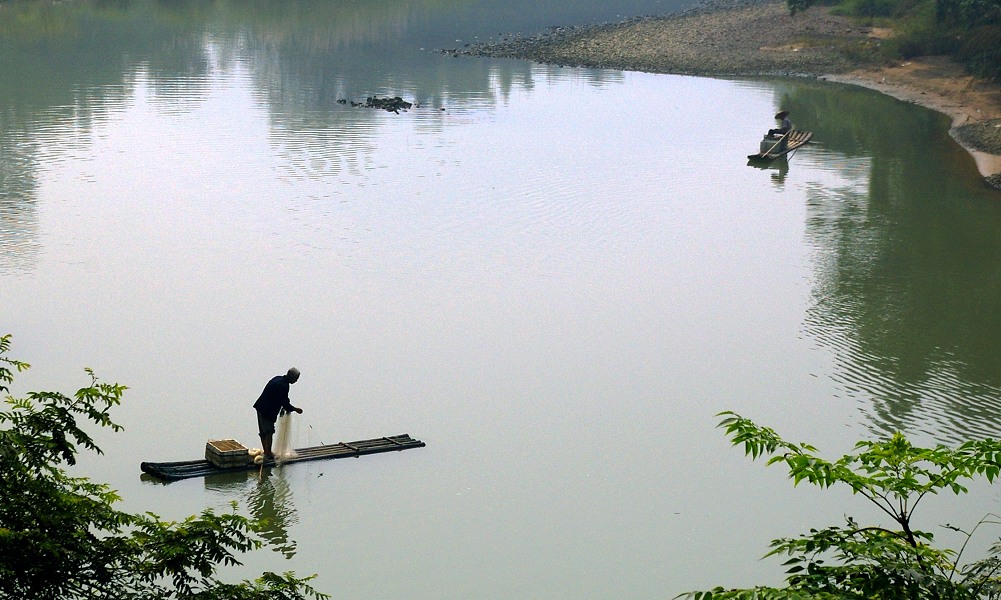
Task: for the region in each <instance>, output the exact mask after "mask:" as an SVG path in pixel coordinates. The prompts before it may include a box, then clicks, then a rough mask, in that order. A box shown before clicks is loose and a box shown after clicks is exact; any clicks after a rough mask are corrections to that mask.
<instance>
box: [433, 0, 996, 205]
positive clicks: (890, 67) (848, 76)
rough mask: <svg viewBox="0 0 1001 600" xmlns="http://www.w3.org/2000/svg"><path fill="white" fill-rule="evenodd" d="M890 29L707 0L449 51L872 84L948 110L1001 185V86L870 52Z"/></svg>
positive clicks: (957, 131) (935, 62) (983, 168)
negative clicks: (672, 11) (678, 9)
mask: <svg viewBox="0 0 1001 600" xmlns="http://www.w3.org/2000/svg"><path fill="white" fill-rule="evenodd" d="M886 35H887V32H886V31H881V30H877V29H874V28H872V27H867V26H862V25H859V24H858V23H856V22H855V21H853V20H851V19H849V18H847V17H840V16H836V15H832V14H830V13H829V11H828V10H827V9H826V8H824V7H812V8H810V9H808V10H806V11H804V12H802V13H800V14H797V15H796V16H790V15H789V11H788V9H787V8H786V5H785V2H784V0H709V1H708V2H705V3H704V4H702V5H700V6H699V7H697V8H695V9H692V10H690V11H686V12H684V13H681V14H677V15H665V16H659V17H645V18H640V19H633V20H630V21H625V22H622V23H616V24H606V25H598V26H593V27H579V28H556V29H553V30H551V31H549V32H548V33H546V34H545V35H542V36H538V37H531V38H516V39H511V40H505V41H503V42H499V43H495V44H485V45H479V46H474V47H472V48H465V49H462V50H454V51H447V52H452V53H455V54H460V55H478V56H495V57H508V58H520V59H528V60H534V61H536V62H542V63H548V64H558V65H565V66H580V67H595V68H610V69H621V70H627V71H647V72H653V73H676V74H687V75H703V76H715V77H723V76H748V75H771V76H808V77H817V78H822V79H827V80H830V81H836V82H840V83H847V84H855V85H861V86H865V87H868V88H871V89H874V90H877V91H880V92H882V93H885V94H888V95H890V96H893V97H895V98H898V99H900V100H903V101H907V102H914V103H916V104H919V105H921V106H925V107H928V108H931V109H933V110H936V111H939V112H942V113H945V114H946V115H948V116H949V117H950V118H951V119H952V129H951V130H950V133H951V134H952V136H953V138H955V139H956V140H957V142H959V143H960V144H961V145H962V146H963V147H964V148H966V149H967V150H969V151H970V153H971V154H972V155H973V157H974V159H975V161H976V163H977V167H978V169H979V170H980V173H981V174H982V175H983V176H984V178H985V179H986V180H987V182H988V183H990V184H992V185H993V186H995V187H997V188H999V189H1001V85H998V84H997V83H989V82H985V81H982V80H978V79H975V78H972V77H970V76H969V75H967V74H966V73H965V72H964V71H963V69H962V67H960V66H959V65H957V64H955V63H953V62H951V61H949V60H948V59H945V58H942V57H931V58H926V59H922V60H919V61H911V62H907V63H903V64H899V63H894V64H886V63H885V61H884V60H883V59H881V58H879V57H878V56H877V54H876V53H875V52H874V51H873V49H874V47H875V46H876V45H877V44H879V43H880V41H881V40H882V39H883V38H885V37H886Z"/></svg>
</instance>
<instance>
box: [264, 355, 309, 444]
mask: <svg viewBox="0 0 1001 600" xmlns="http://www.w3.org/2000/svg"><path fill="white" fill-rule="evenodd" d="M296 381H299V369H296V368H295V367H292V368H291V369H289V370H288V373H286V374H284V375H277V376H275V377H272V378H271V380H270V381H268V384H267V385H265V386H264V391H263V392H261V396H260V397H259V398H258V399H257V402H255V403H254V408H255V409H256V410H257V429H258V431H259V432H260V435H261V447H262V448H264V457H265V458H266V459H267V460H274V458H275V455H274V454H272V453H271V442H272V440H273V439H274V435H275V421H277V420H278V415H279V413H289V412H297V413H299V414H300V415H301V414H302V409H301V408H296V407H294V406H292V403H291V402H289V399H288V391H289V386H291V385H292V384H293V383H295V382H296Z"/></svg>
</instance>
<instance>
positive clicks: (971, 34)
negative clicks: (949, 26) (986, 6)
mask: <svg viewBox="0 0 1001 600" xmlns="http://www.w3.org/2000/svg"><path fill="white" fill-rule="evenodd" d="M956 58H957V59H959V60H960V61H961V62H962V63H963V64H964V65H966V68H967V69H969V71H970V72H971V73H973V74H974V75H979V76H981V77H1001V25H982V26H980V27H976V28H974V29H971V30H970V31H968V32H967V33H966V34H965V35H964V36H962V42H961V43H960V46H959V50H958V51H957V52H956Z"/></svg>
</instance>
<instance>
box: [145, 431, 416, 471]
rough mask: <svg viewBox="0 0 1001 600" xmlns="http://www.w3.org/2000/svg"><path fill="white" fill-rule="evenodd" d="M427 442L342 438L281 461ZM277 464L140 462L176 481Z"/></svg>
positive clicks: (345, 455) (406, 437) (400, 438)
mask: <svg viewBox="0 0 1001 600" xmlns="http://www.w3.org/2000/svg"><path fill="white" fill-rule="evenodd" d="M424 446H425V444H424V442H422V441H420V440H415V439H414V438H412V437H410V436H409V435H408V434H403V435H394V436H390V437H381V438H374V439H371V440H360V441H357V442H339V443H337V444H326V445H323V446H311V447H309V448H298V449H296V450H295V453H294V456H291V457H288V458H286V459H284V460H282V461H281V464H283V465H288V464H292V463H299V462H306V461H311V460H327V459H334V458H351V457H356V456H362V455H364V454H377V453H380V452H395V451H399V450H408V449H410V448H423V447H424ZM262 466H263V467H274V466H277V465H276V463H275V461H271V460H269V461H265V462H264V463H263V464H255V463H254V462H252V461H249V460H248V461H247V462H246V463H245V464H239V465H233V466H227V467H218V466H216V465H214V464H213V463H211V462H209V461H208V460H185V461H178V462H143V463H142V464H140V465H139V468H140V469H142V471H143V473H147V474H149V475H152V476H153V477H155V478H157V479H161V480H163V481H177V480H179V479H188V478H190V477H204V476H206V475H215V474H219V473H234V472H238V471H251V470H254V469H260V468H261V467H262Z"/></svg>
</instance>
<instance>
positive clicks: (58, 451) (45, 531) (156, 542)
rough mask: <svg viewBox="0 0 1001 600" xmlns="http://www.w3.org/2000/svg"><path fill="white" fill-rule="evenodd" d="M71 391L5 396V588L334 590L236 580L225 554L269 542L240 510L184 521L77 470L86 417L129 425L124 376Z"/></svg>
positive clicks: (93, 592) (190, 595) (7, 592)
mask: <svg viewBox="0 0 1001 600" xmlns="http://www.w3.org/2000/svg"><path fill="white" fill-rule="evenodd" d="M9 348H10V336H9V335H5V336H2V337H0V391H2V392H3V393H5V394H6V393H7V392H9V388H8V385H9V384H10V383H12V382H13V380H14V373H15V371H16V372H20V371H23V370H25V369H27V368H28V365H27V364H26V363H23V362H18V361H15V360H13V359H10V358H8V357H7V356H6V353H7V351H8V349H9ZM87 374H88V375H89V376H90V379H91V382H90V385H89V386H88V387H85V388H82V389H80V390H79V391H77V392H76V394H75V395H74V396H73V397H68V396H65V395H63V394H60V393H56V392H32V393H29V394H28V395H27V397H25V398H14V397H11V396H9V395H6V396H5V397H4V400H5V402H6V404H7V406H8V409H7V410H5V411H0V427H2V429H0V498H2V499H3V501H2V502H0V598H18V599H24V598H32V599H37V600H46V599H60V600H64V599H66V600H73V599H78V598H79V599H83V598H87V599H116V600H117V599H126V600H131V599H136V600H139V599H148V598H164V599H185V600H195V599H197V600H215V599H218V600H222V599H227V600H228V599H237V600H264V599H269V600H275V599H277V600H282V599H288V600H292V599H304V598H318V599H319V598H326V597H327V596H325V595H324V594H321V593H319V592H317V591H316V590H314V589H313V588H312V587H310V586H309V584H308V582H309V580H310V579H312V578H311V577H309V578H305V579H298V578H296V577H295V576H294V575H293V574H291V573H285V574H282V575H278V574H275V573H264V574H263V576H262V577H260V578H259V579H257V580H256V581H244V582H241V583H237V584H228V583H224V582H221V581H219V580H218V579H217V578H216V571H217V569H218V567H219V566H222V565H237V564H240V563H239V561H238V559H237V553H242V552H246V551H248V550H252V549H256V548H260V547H261V546H262V545H263V544H264V542H263V541H262V540H261V538H260V537H259V536H258V535H257V529H258V527H259V525H260V524H258V523H256V522H254V521H252V520H250V519H247V518H246V517H243V516H241V515H239V514H237V513H236V512H235V505H234V507H233V512H227V513H225V514H216V513H215V512H213V511H211V510H206V511H204V512H202V513H201V514H200V515H198V516H197V517H190V518H188V519H185V520H184V521H181V522H167V521H161V520H160V518H159V517H157V516H156V515H154V514H152V513H147V514H139V515H136V514H130V513H125V512H122V511H118V510H116V509H115V508H114V506H113V505H114V504H115V503H116V502H117V501H118V500H119V498H118V495H117V494H116V493H115V492H114V491H113V490H111V489H110V488H108V487H107V486H106V485H104V484H100V483H94V482H92V481H90V480H89V479H87V478H84V477H71V476H69V475H68V474H67V473H66V471H65V470H64V466H65V465H72V464H74V463H75V462H76V456H77V453H78V452H80V451H81V450H86V451H92V452H96V453H101V449H100V448H99V447H98V446H97V445H96V444H95V442H94V440H93V439H92V438H91V437H90V436H89V435H88V434H87V432H86V431H85V430H84V429H83V426H84V425H87V424H92V425H97V426H100V427H109V428H111V429H112V430H114V431H118V430H120V429H121V427H120V426H118V425H117V424H115V423H114V422H113V421H112V420H111V417H110V411H111V409H112V408H113V407H114V406H117V405H118V404H119V403H120V402H121V399H122V395H123V393H124V391H125V389H126V388H125V387H124V386H121V385H117V384H108V383H103V382H100V381H98V379H97V377H96V376H95V375H94V373H93V372H91V371H90V370H89V369H88V370H87Z"/></svg>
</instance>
